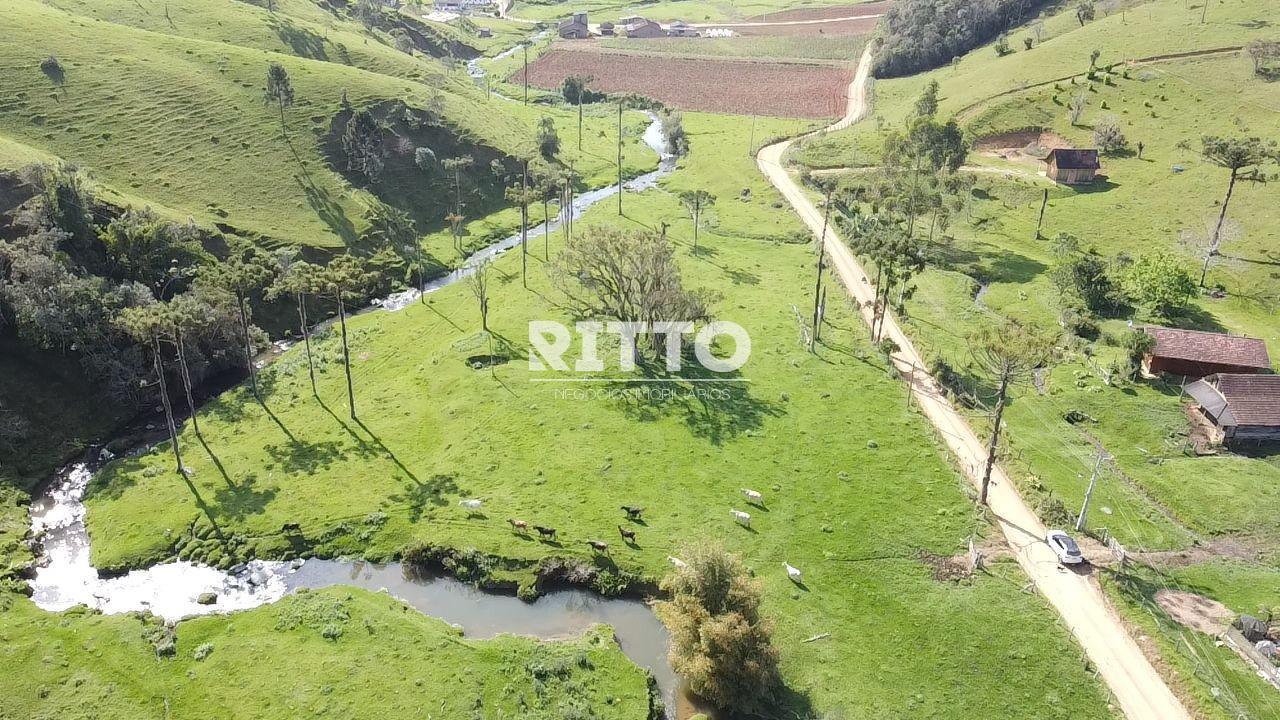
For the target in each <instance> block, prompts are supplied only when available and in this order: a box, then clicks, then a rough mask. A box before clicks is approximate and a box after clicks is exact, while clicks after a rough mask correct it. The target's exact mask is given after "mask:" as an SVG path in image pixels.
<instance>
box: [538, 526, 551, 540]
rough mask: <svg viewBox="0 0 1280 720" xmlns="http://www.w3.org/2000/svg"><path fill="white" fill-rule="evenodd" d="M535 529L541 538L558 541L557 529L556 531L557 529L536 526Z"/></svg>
mask: <svg viewBox="0 0 1280 720" xmlns="http://www.w3.org/2000/svg"><path fill="white" fill-rule="evenodd" d="M533 529H534V530H537V531H538V535H540V536H541V537H544V538H549V539H551V540H555V539H556V529H555V528H549V527H542V526H541V525H534V526H533Z"/></svg>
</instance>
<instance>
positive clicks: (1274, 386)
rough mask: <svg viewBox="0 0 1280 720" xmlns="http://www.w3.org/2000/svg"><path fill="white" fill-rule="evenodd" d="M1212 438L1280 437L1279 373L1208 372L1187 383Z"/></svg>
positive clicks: (1229, 439) (1267, 438) (1260, 438)
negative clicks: (1212, 431)
mask: <svg viewBox="0 0 1280 720" xmlns="http://www.w3.org/2000/svg"><path fill="white" fill-rule="evenodd" d="M1187 394H1188V395H1190V396H1191V397H1192V398H1193V399H1194V400H1195V401H1196V403H1197V405H1198V406H1199V410H1200V412H1201V413H1203V414H1204V416H1205V417H1206V418H1208V420H1209V422H1211V423H1212V424H1213V426H1214V428H1215V429H1216V430H1217V432H1218V437H1216V438H1214V440H1216V441H1219V442H1222V441H1232V440H1234V441H1237V442H1238V441H1259V442H1261V441H1268V440H1280V375H1236V374H1230V373H1221V374H1217V375H1210V376H1209V377H1206V378H1203V379H1200V380H1197V381H1195V382H1194V383H1191V384H1190V385H1188V386H1187Z"/></svg>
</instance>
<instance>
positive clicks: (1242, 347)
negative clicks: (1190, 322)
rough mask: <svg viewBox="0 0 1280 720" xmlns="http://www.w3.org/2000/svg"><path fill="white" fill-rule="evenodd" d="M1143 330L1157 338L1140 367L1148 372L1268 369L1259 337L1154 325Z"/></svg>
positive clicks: (1192, 374) (1200, 373)
mask: <svg viewBox="0 0 1280 720" xmlns="http://www.w3.org/2000/svg"><path fill="white" fill-rule="evenodd" d="M1142 330H1143V332H1145V333H1146V334H1148V335H1150V336H1151V337H1153V338H1155V340H1156V343H1155V346H1154V347H1152V348H1151V352H1149V353H1147V356H1146V357H1145V358H1143V360H1142V369H1143V370H1144V371H1145V372H1146V373H1147V374H1148V375H1158V374H1160V373H1169V374H1170V375H1183V376H1187V377H1204V376H1205V375H1212V374H1214V373H1265V372H1270V371H1271V357H1270V356H1269V355H1267V344H1266V343H1265V342H1263V341H1262V340H1259V339H1258V338H1251V337H1243V336H1239V335H1223V334H1222V333H1212V332H1203V331H1200V330H1178V329H1177V328H1166V327H1156V326H1154V325H1149V326H1147V327H1144V328H1142Z"/></svg>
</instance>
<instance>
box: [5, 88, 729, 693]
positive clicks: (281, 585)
mask: <svg viewBox="0 0 1280 720" xmlns="http://www.w3.org/2000/svg"><path fill="white" fill-rule="evenodd" d="M649 117H650V119H651V120H652V122H651V123H650V125H649V126H648V128H647V129H646V130H645V132H644V137H643V140H644V142H645V144H647V145H648V146H649V147H651V148H653V149H654V150H655V151H656V152H657V153H658V154H659V156H660V158H661V159H660V161H659V164H658V169H657V170H654V171H653V172H649V173H646V174H644V175H641V176H639V177H636V178H633V179H632V180H630V181H628V182H626V183H624V185H623V187H624V188H625V189H627V190H632V191H642V190H646V189H649V188H652V187H654V186H655V185H656V184H657V182H658V180H659V179H660V178H661V177H663V176H664V175H667V174H669V173H670V172H671V171H672V170H673V169H674V168H675V158H674V157H672V156H670V155H668V154H667V153H666V152H665V147H664V141H663V134H662V124H661V121H660V120H659V118H658V117H657V116H656V115H654V114H653V113H650V114H649ZM618 191H619V188H618V186H617V185H611V186H609V187H604V188H598V189H596V190H591V191H589V192H586V193H583V194H582V195H580V196H578V197H577V198H575V199H574V202H573V206H572V210H571V212H572V215H573V217H575V218H576V217H578V216H580V215H581V214H582V213H583V212H584V211H586V209H587V208H589V207H591V206H592V205H594V204H596V203H598V202H600V201H602V200H605V199H607V198H609V197H612V196H613V195H614V194H615V193H617V192H618ZM562 218H563V216H562ZM561 221H562V220H557V221H555V222H552V223H550V227H549V228H547V229H546V231H548V232H549V231H554V230H555V229H557V228H559V226H560V223H561ZM543 232H544V228H543V226H541V225H538V226H536V227H531V228H530V229H529V235H528V236H529V237H530V238H534V237H538V236H540V235H542V233H543ZM519 244H520V234H519V233H516V234H514V235H512V236H510V237H508V238H504V239H503V240H501V241H499V242H497V243H494V244H493V245H490V246H488V247H486V248H485V249H483V250H481V251H479V252H477V253H475V254H474V255H471V256H470V257H468V258H467V259H466V261H464V262H463V264H462V265H461V267H459V268H458V269H457V270H454V271H453V272H451V273H449V274H448V275H445V276H442V277H440V278H438V279H436V280H434V281H432V282H430V283H428V284H427V285H426V286H425V292H427V293H431V292H435V291H437V290H440V289H441V288H444V287H447V286H449V285H452V284H454V283H457V282H459V281H461V280H463V279H465V278H467V277H468V276H470V275H471V274H472V273H473V272H474V271H475V268H476V266H477V265H479V264H480V263H482V262H485V261H487V260H490V259H492V258H494V257H496V256H498V255H500V254H502V253H503V252H506V251H508V250H511V249H512V248H515V247H518V246H519ZM419 294H420V293H419V291H418V290H417V289H416V288H415V289H413V290H408V291H405V292H401V293H397V294H395V295H392V296H390V297H388V298H385V299H383V300H382V301H380V302H375V303H374V304H375V305H378V306H380V307H382V308H383V309H386V310H399V309H401V308H404V307H406V306H407V305H409V304H410V303H412V302H413V301H414V300H416V299H417V298H418V297H419ZM143 450H145V448H143ZM111 459H112V456H111V454H110V453H108V452H107V451H105V450H103V451H97V454H96V455H94V456H93V457H91V458H89V459H88V460H87V461H85V462H80V463H76V464H73V465H70V466H68V467H67V468H64V469H63V470H62V471H60V472H59V473H58V474H57V475H56V476H55V477H54V478H53V479H52V480H51V482H50V483H49V487H48V490H47V491H46V492H45V494H44V495H42V496H41V497H39V498H38V499H36V500H34V501H33V502H32V504H31V512H30V514H31V535H32V537H33V538H34V540H35V541H36V542H37V543H38V546H39V548H40V551H41V555H40V559H39V562H38V565H37V567H36V569H35V574H34V578H33V579H32V580H31V589H32V599H33V601H34V602H35V603H36V605H37V606H39V607H41V608H43V609H45V610H50V611H60V610H66V609H68V608H71V607H74V606H76V605H85V606H88V607H91V608H95V609H97V610H100V611H102V612H104V613H126V612H132V611H150V612H151V613H153V614H155V615H157V616H159V617H162V618H164V619H166V620H170V621H175V622H176V621H178V620H181V619H183V618H187V617H192V616H196V615H207V614H212V613H228V612H233V611H237V610H247V609H251V608H255V607H259V606H262V605H266V604H268V603H271V602H274V601H276V600H279V599H280V598H282V597H284V596H285V595H287V594H289V593H291V592H294V591H296V590H298V589H300V588H323V587H330V586H334V585H349V586H355V587H360V588H364V589H368V590H372V591H383V592H388V593H390V594H391V595H393V596H395V597H396V598H399V599H400V600H403V601H404V602H406V603H407V604H409V605H411V606H413V607H414V608H417V609H418V610H420V611H421V612H423V613H425V614H427V615H431V616H433V617H437V618H440V619H442V620H444V621H446V622H449V623H452V624H454V625H457V626H459V627H461V628H462V631H463V634H464V635H466V636H467V637H473V638H489V637H493V636H495V635H498V634H502V633H511V634H517V635H527V636H533V637H537V638H540V639H546V640H553V639H563V638H567V637H572V636H575V635H578V634H580V633H581V632H583V631H584V630H586V629H587V628H589V627H590V626H592V625H595V624H598V623H606V624H608V625H610V626H612V627H613V629H614V633H615V636H616V637H617V639H618V643H619V645H620V646H621V648H622V650H623V652H624V653H625V654H626V655H627V657H629V658H630V659H631V660H632V661H633V662H635V663H636V664H637V665H639V666H640V667H643V668H647V669H648V670H649V671H650V672H652V673H653V675H654V677H655V679H656V680H657V684H658V687H659V689H660V690H661V692H662V695H663V699H664V702H665V703H666V707H667V715H668V717H669V718H676V717H686V716H688V715H690V714H692V713H693V712H698V711H702V712H706V708H700V707H698V703H697V702H696V700H695V699H694V698H692V697H691V696H690V695H689V694H688V693H687V691H685V690H684V689H683V688H682V687H681V685H680V682H679V678H678V677H677V676H676V674H675V672H674V671H673V670H672V669H671V666H670V664H669V663H668V661H667V646H668V634H667V631H666V628H665V627H664V626H663V625H662V623H661V622H660V621H659V620H658V619H657V618H656V617H655V616H654V614H653V612H652V611H651V609H650V608H649V606H648V605H646V604H645V603H644V602H642V601H640V600H631V599H613V598H604V597H601V596H599V595H597V594H595V593H592V592H590V591H587V590H580V589H562V590H556V591H553V592H550V593H548V594H546V595H545V596H543V597H542V598H540V599H538V600H537V601H536V602H533V603H527V602H524V601H522V600H519V599H518V598H515V597H512V596H509V595H499V594H494V593H489V592H484V591H481V590H478V589H476V588H475V587H473V586H471V585H468V584H465V583H462V582H459V581H457V580H454V579H452V578H448V577H440V576H428V575H420V574H417V573H415V572H413V571H412V569H410V568H407V567H405V566H403V565H401V564H400V563H389V564H375V563H369V562H364V561H359V560H319V559H312V560H305V561H304V560H294V561H268V560H254V561H251V562H249V563H247V564H244V565H240V566H237V567H234V568H231V569H230V570H229V571H226V572H224V571H221V570H218V569H216V568H212V567H207V566H203V565H196V564H194V563H190V562H185V561H180V562H171V563H163V564H159V565H154V566H152V567H149V568H145V569H141V570H134V571H132V572H129V573H127V574H125V575H121V576H118V577H110V578H103V577H100V576H99V574H98V571H97V569H96V568H94V567H93V564H92V561H91V558H90V548H89V534H88V532H87V530H86V528H85V522H84V520H85V505H84V502H83V500H84V494H85V491H86V489H87V487H88V485H89V482H90V480H91V479H92V477H93V474H94V472H95V471H96V470H97V469H98V468H99V467H100V466H101V465H102V464H104V463H106V462H108V461H110V460H111ZM202 596H203V597H202ZM202 599H203V600H204V601H205V603H201V602H200V600H202ZM210 600H213V602H209V601H210Z"/></svg>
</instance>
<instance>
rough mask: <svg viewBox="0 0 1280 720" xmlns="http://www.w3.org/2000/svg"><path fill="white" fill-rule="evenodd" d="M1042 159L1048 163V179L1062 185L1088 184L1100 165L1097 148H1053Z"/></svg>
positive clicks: (1095, 175)
mask: <svg viewBox="0 0 1280 720" xmlns="http://www.w3.org/2000/svg"><path fill="white" fill-rule="evenodd" d="M1044 161H1045V162H1046V163H1049V170H1048V172H1047V173H1046V174H1047V175H1048V176H1049V179H1050V180H1053V181H1054V182H1060V183H1062V184H1064V185H1088V184H1089V183H1091V182H1093V180H1094V178H1095V177H1097V175H1098V168H1100V167H1102V165H1101V164H1100V163H1099V162H1098V151H1097V150H1073V149H1070V148H1054V149H1052V150H1050V151H1049V155H1048V157H1046V158H1045V159H1044Z"/></svg>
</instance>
